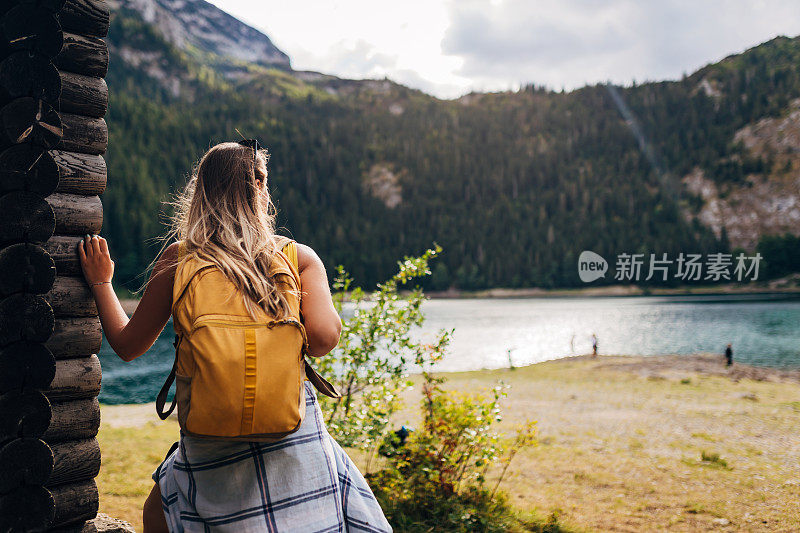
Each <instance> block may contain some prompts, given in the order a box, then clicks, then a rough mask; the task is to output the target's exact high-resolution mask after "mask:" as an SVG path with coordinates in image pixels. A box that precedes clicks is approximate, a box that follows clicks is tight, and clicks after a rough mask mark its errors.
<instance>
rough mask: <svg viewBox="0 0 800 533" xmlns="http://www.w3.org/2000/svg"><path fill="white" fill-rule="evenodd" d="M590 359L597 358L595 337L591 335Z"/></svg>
mask: <svg viewBox="0 0 800 533" xmlns="http://www.w3.org/2000/svg"><path fill="white" fill-rule="evenodd" d="M592 357H597V335H596V334H594V333H592Z"/></svg>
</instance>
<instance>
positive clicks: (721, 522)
mask: <svg viewBox="0 0 800 533" xmlns="http://www.w3.org/2000/svg"><path fill="white" fill-rule="evenodd" d="M711 522H712V523H713V524H714V525H715V526H727V525H730V523H731V521H730V520H728V519H727V518H715V519H714V520H712V521H711Z"/></svg>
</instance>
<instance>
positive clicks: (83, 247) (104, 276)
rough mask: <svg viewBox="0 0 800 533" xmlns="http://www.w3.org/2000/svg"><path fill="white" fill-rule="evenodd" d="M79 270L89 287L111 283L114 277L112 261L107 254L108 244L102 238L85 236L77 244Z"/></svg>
mask: <svg viewBox="0 0 800 533" xmlns="http://www.w3.org/2000/svg"><path fill="white" fill-rule="evenodd" d="M78 257H80V259H81V269H82V270H83V276H84V277H85V278H86V282H87V283H88V284H89V285H92V284H96V283H111V278H113V277H114V261H112V260H111V255H110V254H109V253H108V243H106V240H105V239H104V238H103V237H99V236H97V235H93V236H89V235H86V236H85V237H84V238H83V240H82V241H81V242H79V243H78Z"/></svg>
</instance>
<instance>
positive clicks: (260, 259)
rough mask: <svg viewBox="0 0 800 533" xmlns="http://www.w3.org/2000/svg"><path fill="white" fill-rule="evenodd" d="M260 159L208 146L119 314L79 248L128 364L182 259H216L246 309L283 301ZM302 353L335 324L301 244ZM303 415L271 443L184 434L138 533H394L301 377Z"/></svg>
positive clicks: (99, 271) (318, 351)
mask: <svg viewBox="0 0 800 533" xmlns="http://www.w3.org/2000/svg"><path fill="white" fill-rule="evenodd" d="M268 159H269V154H267V153H266V150H263V149H259V148H258V145H257V144H249V143H246V142H245V143H234V142H227V143H221V144H218V145H216V146H214V147H212V148H211V149H210V150H209V151H208V152H207V153H206V154H205V155H204V156H203V157H202V159H201V160H200V162H199V164H198V165H197V166H196V167H195V171H194V173H193V176H192V178H191V180H190V181H189V183H188V185H187V186H186V188H185V190H184V191H183V193H182V194H181V195H180V196H179V200H178V202H176V204H175V206H176V215H175V217H174V218H173V224H172V229H171V230H170V232H169V234H168V235H167V240H169V239H170V238H171V237H177V238H178V239H179V240H180V241H181V245H182V248H181V252H182V253H181V254H179V243H177V242H176V243H173V244H171V245H169V246H168V247H167V248H166V249H163V250H162V253H161V254H160V256H159V257H158V258H157V260H156V261H155V262H154V266H153V270H152V275H151V276H150V279H149V281H148V283H147V285H146V287H145V290H144V294H143V296H142V299H141V301H140V302H139V305H138V307H137V308H136V311H135V312H134V314H133V316H132V317H131V318H130V319H128V317H127V315H126V314H125V312H124V311H123V309H122V306H121V305H120V303H119V300H118V299H117V297H116V295H115V293H114V291H113V289H112V287H111V279H112V276H113V273H114V262H113V261H112V260H111V257H110V255H109V253H108V246H107V244H106V241H105V239H103V238H102V237H98V236H96V235H95V236H91V237H90V236H89V235H87V236H86V237H85V238H84V240H83V241H82V242H81V243H80V244H79V246H78V254H79V257H80V260H81V265H82V268H83V272H84V275H85V277H86V281H87V283H88V284H89V286H90V287H91V290H92V294H93V295H94V298H95V301H96V303H97V310H98V313H99V315H100V321H101V323H102V326H103V331H104V333H105V336H106V339H107V340H108V343H109V344H110V345H111V347H112V348H113V350H114V351H115V352H116V353H117V355H119V357H121V358H122V359H123V360H125V361H131V360H133V359H135V358H136V357H139V356H140V355H142V354H143V353H145V352H146V351H147V350H148V349H149V348H150V347H151V346H152V345H153V343H154V342H155V340H156V339H157V338H158V335H159V333H161V331H162V329H163V328H164V326H165V325H166V323H167V320H168V319H169V317H170V313H171V308H172V298H173V296H172V291H173V282H174V278H175V272H176V266H177V264H178V263H179V262H180V257H179V255H180V256H181V257H183V255H185V254H191V253H195V254H198V256H199V257H202V258H204V259H208V260H211V261H213V262H214V263H215V264H216V265H217V266H218V267H219V268H220V269H221V270H222V271H223V272H224V273H225V276H226V278H228V279H229V280H230V281H232V282H233V283H234V285H235V286H236V287H237V289H239V291H241V292H242V293H243V294H245V295H247V298H246V299H248V298H249V300H248V302H249V303H248V305H260V306H262V308H264V309H267V310H270V309H274V308H277V307H279V306H281V305H285V302H286V297H285V294H284V293H282V290H281V287H280V286H278V285H276V284H275V282H274V280H273V279H272V277H271V276H269V272H270V265H271V264H272V262H273V261H286V255H284V254H278V253H277V251H278V250H277V249H276V236H275V233H274V228H275V217H274V207H273V204H272V202H271V199H270V195H269V192H268V190H267V162H268ZM296 249H297V270H298V271H299V274H300V281H301V287H302V299H301V301H300V310H301V313H302V317H303V320H304V325H305V330H306V335H307V341H308V352H309V355H311V356H314V357H319V356H323V355H325V354H327V353H328V352H330V350H332V349H333V348H334V347H335V346H336V344H337V343H338V340H339V333H340V331H341V320H340V319H339V316H338V314H337V313H336V309H335V308H334V306H333V302H332V299H331V294H330V289H329V288H328V280H327V276H326V273H325V268H324V266H323V264H322V261H320V259H319V257H318V256H317V254H316V253H315V252H314V250H312V249H311V248H309V247H308V246H305V245H301V244H298V245H297V246H296ZM304 387H305V395H306V415H305V418H304V419H303V422H302V423H301V424H300V427H299V429H298V430H297V431H296V432H294V433H292V434H290V435H289V436H287V437H284V438H283V439H281V440H279V441H278V442H273V443H265V442H232V441H222V440H209V439H200V438H195V437H192V436H190V435H184V434H183V432H181V438H180V441H179V445H178V446H177V447H176V448H175V449H174V450H172V451H171V453H169V454H168V456H167V458H166V459H165V460H164V462H163V463H162V464H161V465H159V467H158V468H157V469H156V471H155V472H154V473H153V480H154V481H155V486H154V487H153V489H152V491H151V493H150V495H149V497H148V498H147V500H146V502H145V504H144V510H143V521H144V530H145V532H147V533H151V532H158V531H204V532H205V531H231V532H233V531H235V532H249V531H269V532H283V531H298V532H312V531H319V532H322V531H325V532H328V531H331V532H333V531H370V532H382V531H391V527H390V526H389V524H388V522H387V521H386V518H385V517H384V515H383V512H382V511H381V508H380V506H379V505H378V503H377V501H376V500H375V497H374V495H373V494H372V491H371V490H370V488H369V486H368V485H367V483H366V481H365V480H364V478H363V476H362V475H361V473H360V472H359V471H358V469H357V468H356V467H355V465H354V464H353V462H352V461H351V460H350V458H349V457H348V456H347V454H346V453H345V452H344V451H343V450H342V448H341V447H340V446H339V445H338V443H336V441H335V440H334V439H333V438H332V437H331V436H330V434H329V433H328V431H327V429H326V428H325V426H324V422H323V418H322V414H321V412H320V408H319V405H318V404H317V396H316V392H315V391H314V389H313V388H312V387H311V384H310V382H308V381H305V382H304Z"/></svg>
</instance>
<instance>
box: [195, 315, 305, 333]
mask: <svg viewBox="0 0 800 533" xmlns="http://www.w3.org/2000/svg"><path fill="white" fill-rule="evenodd" d="M227 316H229V315H202V316H199V317H197V318H196V319H195V320H194V322H193V323H192V331H194V330H196V329H198V328H201V327H203V326H224V327H233V328H270V329H272V328H274V327H275V326H278V325H293V326H302V324H301V323H300V322H299V321H297V320H295V319H293V318H287V319H283V320H270V321H269V322H254V321H252V320H234V319H230V318H223V317H227Z"/></svg>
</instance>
